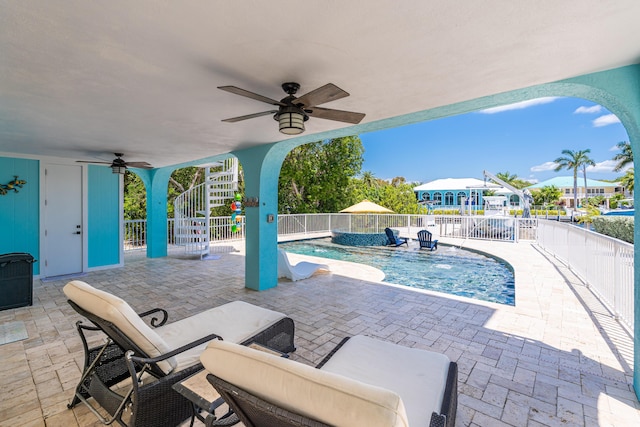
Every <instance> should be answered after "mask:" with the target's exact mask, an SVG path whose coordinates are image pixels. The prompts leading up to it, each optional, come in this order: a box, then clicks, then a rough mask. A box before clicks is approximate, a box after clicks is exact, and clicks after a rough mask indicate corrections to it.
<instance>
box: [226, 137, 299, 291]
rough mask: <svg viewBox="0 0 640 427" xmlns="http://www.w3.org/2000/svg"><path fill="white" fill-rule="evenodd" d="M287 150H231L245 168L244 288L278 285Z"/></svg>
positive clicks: (278, 147)
mask: <svg viewBox="0 0 640 427" xmlns="http://www.w3.org/2000/svg"><path fill="white" fill-rule="evenodd" d="M289 151H290V146H289V145H288V144H286V143H280V144H271V145H261V146H258V147H254V148H250V149H247V150H242V151H238V152H234V153H233V154H235V155H236V156H237V157H238V159H239V160H240V163H241V164H242V170H243V171H244V180H245V194H244V197H245V199H247V200H250V199H252V198H257V201H258V202H257V204H256V206H252V205H251V204H249V203H245V205H244V211H245V235H246V242H245V245H246V257H245V282H244V283H245V287H246V288H249V289H253V290H256V291H263V290H266V289H269V288H273V287H275V286H277V285H278V252H277V250H278V177H279V175H280V168H281V167H282V162H283V160H284V158H285V157H286V155H287V153H288V152H289Z"/></svg>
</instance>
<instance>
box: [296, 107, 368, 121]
mask: <svg viewBox="0 0 640 427" xmlns="http://www.w3.org/2000/svg"><path fill="white" fill-rule="evenodd" d="M305 111H306V110H305ZM309 111H310V112H309ZM309 111H307V114H308V115H310V116H311V117H317V118H319V119H327V120H336V121H339V122H345V123H352V124H354V125H357V124H358V123H360V122H361V121H362V119H364V116H365V115H366V114H363V113H354V112H352V111H342V110H332V109H330V108H320V107H313V108H311V109H309Z"/></svg>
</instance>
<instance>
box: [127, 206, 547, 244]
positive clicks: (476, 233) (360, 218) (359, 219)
mask: <svg viewBox="0 0 640 427" xmlns="http://www.w3.org/2000/svg"><path fill="white" fill-rule="evenodd" d="M238 218H239V219H240V222H237V223H236V226H237V228H238V231H236V232H233V231H232V230H231V226H232V225H233V224H232V222H231V217H228V216H224V217H212V218H210V219H209V238H210V240H211V242H219V241H231V240H242V239H244V237H245V234H244V233H245V230H244V228H245V227H244V220H245V218H244V216H238ZM183 220H186V221H188V220H189V218H185V219H183ZM536 224H537V220H536V219H523V218H510V217H500V218H496V217H485V216H453V215H396V214H380V215H377V214H339V213H338V214H293V215H278V235H279V236H287V235H315V234H318V233H330V232H331V231H332V230H336V231H346V232H352V233H384V229H385V228H387V227H389V228H394V229H397V230H399V231H400V235H401V236H403V237H410V238H415V237H416V235H417V233H418V231H420V230H422V229H424V228H427V227H429V230H432V227H435V232H436V233H437V234H438V235H439V236H442V237H459V238H469V239H489V240H504V241H518V240H535V238H536ZM167 227H168V228H167V230H168V243H169V244H170V245H172V244H179V243H180V242H176V241H175V239H174V237H173V236H174V232H173V231H174V230H173V227H174V220H173V219H171V218H170V219H168V220H167ZM124 248H125V250H126V251H129V250H136V249H144V248H146V221H145V220H126V221H125V241H124Z"/></svg>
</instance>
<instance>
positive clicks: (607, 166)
mask: <svg viewBox="0 0 640 427" xmlns="http://www.w3.org/2000/svg"><path fill="white" fill-rule="evenodd" d="M617 164H618V162H616V161H615V160H605V161H603V162H599V163H596V165H595V166H587V172H591V173H609V172H613V168H615V167H616V165H617Z"/></svg>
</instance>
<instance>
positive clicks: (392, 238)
mask: <svg viewBox="0 0 640 427" xmlns="http://www.w3.org/2000/svg"><path fill="white" fill-rule="evenodd" d="M384 232H385V233H387V239H388V240H389V241H388V242H387V246H388V245H394V246H395V247H396V248H397V247H398V246H400V245H407V246H409V244H408V243H407V239H403V238H401V237H398V236H396V233H394V232H393V230H392V229H390V228H385V229H384Z"/></svg>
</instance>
